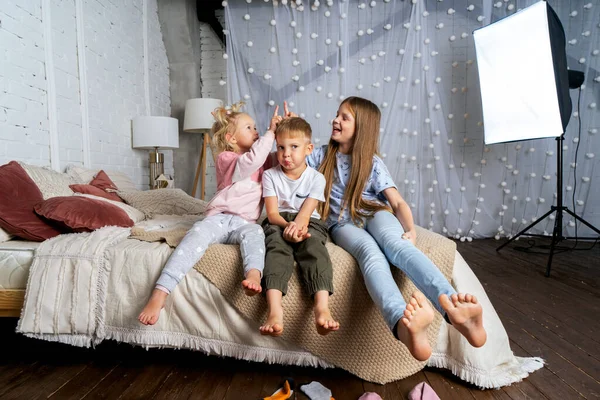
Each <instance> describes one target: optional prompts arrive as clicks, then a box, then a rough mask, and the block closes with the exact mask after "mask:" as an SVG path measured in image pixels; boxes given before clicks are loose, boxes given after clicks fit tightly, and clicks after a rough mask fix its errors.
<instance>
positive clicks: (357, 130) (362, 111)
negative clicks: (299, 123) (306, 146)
mask: <svg viewBox="0 0 600 400" xmlns="http://www.w3.org/2000/svg"><path fill="white" fill-rule="evenodd" d="M342 104H346V105H347V106H348V108H349V109H350V112H351V113H352V116H353V117H354V121H355V126H354V137H353V138H352V147H351V149H350V154H351V156H352V168H351V171H350V180H349V182H348V185H347V186H346V190H345V192H344V197H343V199H342V209H341V210H340V216H341V215H343V213H344V210H345V209H346V208H349V209H350V218H351V219H352V221H353V222H354V223H355V224H357V225H359V226H362V218H365V217H371V216H373V214H375V213H376V212H377V211H381V210H387V211H391V209H390V207H388V206H387V205H385V204H383V203H380V202H375V201H369V200H365V199H363V198H362V192H363V190H364V189H365V186H366V184H367V181H368V179H369V177H370V176H371V169H372V168H373V156H375V155H376V154H378V152H379V150H378V149H379V122H380V119H381V112H380V111H379V107H377V106H376V105H375V104H373V103H372V102H371V101H369V100H366V99H363V98H361V97H348V98H347V99H345V100H344V101H343V102H342ZM342 104H340V107H341V106H342ZM339 147H340V145H339V143H338V142H336V141H334V140H333V139H330V140H329V145H328V146H327V153H325V158H324V160H323V162H322V163H321V166H320V167H319V172H321V173H322V174H323V175H324V176H325V180H326V182H327V183H326V185H325V202H324V203H320V205H319V213H320V214H321V218H322V219H323V220H326V219H327V217H328V216H329V205H330V199H331V187H332V185H333V174H334V171H335V169H336V159H337V157H336V155H337V153H338V151H339Z"/></svg>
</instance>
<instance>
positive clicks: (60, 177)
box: [18, 161, 75, 200]
mask: <svg viewBox="0 0 600 400" xmlns="http://www.w3.org/2000/svg"><path fill="white" fill-rule="evenodd" d="M18 163H19V165H20V166H21V167H23V169H24V170H25V172H27V175H29V177H30V178H31V180H33V182H34V183H35V184H36V185H37V187H38V189H40V192H42V197H43V198H44V200H47V199H49V198H52V197H58V196H72V195H73V191H72V190H71V188H70V187H69V185H72V184H74V183H75V182H73V180H72V179H71V177H69V175H67V174H63V173H60V172H56V171H54V170H53V169H50V168H49V167H38V166H37V165H30V164H26V163H24V162H21V161H18Z"/></svg>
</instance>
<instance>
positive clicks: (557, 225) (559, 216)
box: [496, 134, 600, 277]
mask: <svg viewBox="0 0 600 400" xmlns="http://www.w3.org/2000/svg"><path fill="white" fill-rule="evenodd" d="M564 136H565V135H564V134H562V135H561V136H559V137H557V138H556V155H557V156H556V206H551V207H550V210H549V211H548V212H547V213H546V214H544V215H542V216H541V217H540V218H538V219H536V220H535V221H534V222H533V223H531V224H530V225H529V226H527V227H526V228H525V229H523V230H522V231H521V232H519V233H517V234H516V235H515V236H513V237H512V238H510V240H508V241H507V242H506V243H504V244H503V245H502V246H500V247H498V248H497V249H496V251H500V250H501V249H502V248H503V247H504V246H506V245H507V244H509V243H510V242H512V241H513V240H515V239H516V238H518V237H519V236H521V235H523V234H525V233H526V232H527V231H528V230H529V229H531V228H532V227H534V226H535V225H537V224H539V223H540V222H542V220H543V219H544V218H546V217H547V216H548V215H550V214H552V213H553V212H554V211H556V218H555V219H554V230H553V231H552V242H551V243H550V257H549V258H548V265H547V266H546V276H547V277H548V276H550V268H551V266H552V257H553V255H554V250H555V249H556V245H557V244H558V243H560V242H561V241H563V240H565V239H577V238H576V237H565V236H563V212H567V213H568V214H570V215H571V216H572V217H573V218H575V219H576V220H578V221H580V222H581V223H582V224H584V225H585V226H587V227H588V228H590V229H592V230H593V231H594V232H596V233H597V234H598V235H600V230H598V229H597V228H596V227H594V226H593V225H592V224H590V223H589V222H587V221H586V220H584V219H583V218H581V217H580V216H578V215H577V214H575V213H574V212H573V211H571V210H569V208H568V207H566V206H564V205H563V191H562V182H563V141H564V140H565V138H564ZM527 236H534V237H544V238H546V237H548V236H545V235H537V234H528V235H527Z"/></svg>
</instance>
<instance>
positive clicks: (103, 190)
mask: <svg viewBox="0 0 600 400" xmlns="http://www.w3.org/2000/svg"><path fill="white" fill-rule="evenodd" d="M69 187H70V188H71V190H72V191H74V192H75V193H83V194H91V195H94V196H100V197H104V198H105V199H108V200H112V201H118V202H121V203H124V201H123V200H121V198H120V197H119V196H118V195H117V194H116V193H112V192H114V191H117V190H119V188H117V185H115V184H114V183H113V181H111V180H110V178H109V177H108V175H106V172H104V171H103V170H100V172H98V173H97V174H96V177H95V178H94V179H92V181H91V182H90V183H89V184H87V185H69Z"/></svg>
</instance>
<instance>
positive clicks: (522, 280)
mask: <svg viewBox="0 0 600 400" xmlns="http://www.w3.org/2000/svg"><path fill="white" fill-rule="evenodd" d="M498 244H499V242H496V241H494V240H479V241H474V242H472V243H458V246H459V251H460V252H461V254H462V255H463V257H464V258H465V259H466V260H467V262H468V263H469V265H470V266H471V268H472V269H473V270H474V271H475V273H476V274H477V276H478V277H479V279H480V280H481V282H482V284H483V285H484V287H485V289H486V291H487V293H488V296H489V297H490V299H491V301H492V303H493V304H494V306H495V308H496V311H497V313H498V314H499V315H500V318H501V320H502V322H503V323H504V326H505V328H506V330H507V332H508V335H509V337H510V341H511V347H512V349H513V351H514V353H515V354H516V355H518V356H540V357H543V358H544V359H545V360H546V361H547V365H546V367H545V368H543V369H542V370H539V371H537V372H535V373H533V374H532V375H530V376H529V378H527V379H526V380H525V381H523V382H520V383H517V384H514V385H512V386H509V387H505V388H502V389H500V390H487V391H482V390H479V389H477V388H475V387H473V386H471V385H467V384H464V383H463V382H461V381H460V380H458V379H457V378H455V377H454V376H452V375H451V374H450V373H449V372H448V371H446V370H436V369H431V368H427V369H425V370H424V371H422V372H419V373H418V374H416V375H414V376H411V377H409V378H407V379H404V380H401V381H397V382H393V383H390V384H387V385H385V386H381V385H375V384H371V383H368V382H364V381H362V380H360V379H358V378H356V377H354V376H352V375H350V374H349V373H346V372H344V371H342V370H321V369H313V368H300V367H284V366H279V365H265V364H260V363H250V362H245V361H236V360H231V359H222V358H217V357H207V356H204V355H202V354H200V353H195V352H191V351H184V350H150V351H146V350H143V349H140V348H133V347H131V346H129V345H123V344H116V343H114V342H107V343H104V344H102V345H100V346H98V347H97V348H96V349H94V350H91V349H78V348H74V347H69V346H65V345H60V344H53V343H48V342H42V341H37V340H32V339H27V338H24V337H22V336H19V335H16V334H15V333H14V332H13V331H14V327H15V325H16V320H15V319H9V318H2V319H0V336H1V339H2V340H1V341H0V351H1V353H0V354H1V355H2V356H1V357H0V398H2V399H4V398H7V399H8V398H15V399H37V398H51V399H63V398H76V399H80V398H86V399H90V398H108V399H116V398H123V399H130V398H137V399H143V398H162V399H183V398H195V399H203V400H204V399H206V400H209V399H259V398H262V397H264V396H267V395H269V394H271V393H273V392H274V391H275V390H276V389H277V388H278V387H279V384H280V383H281V381H282V379H283V378H284V377H292V378H293V379H294V380H295V382H297V383H299V384H305V383H309V382H311V381H313V380H316V381H319V382H321V383H322V384H324V385H325V386H327V387H329V388H330V389H331V390H332V392H333V395H334V397H335V398H336V399H337V400H347V399H352V400H354V399H357V398H358V397H359V396H360V395H361V394H362V393H364V392H365V391H373V392H377V393H379V394H380V395H381V396H382V397H383V398H384V399H386V400H388V399H402V398H406V396H407V394H408V392H409V391H410V389H411V388H412V387H414V386H415V385H416V384H417V383H419V382H422V381H425V382H428V383H429V384H430V385H431V386H432V387H433V388H434V390H435V391H436V392H437V394H438V395H439V396H440V398H441V399H442V400H445V399H461V400H462V399H545V398H548V399H559V400H570V399H579V398H585V399H597V398H599V397H600V382H599V380H600V335H599V332H600V320H599V319H600V301H599V299H600V287H599V283H600V245H597V246H596V247H594V248H593V249H592V250H588V251H570V252H566V253H563V254H559V255H556V256H555V258H554V262H553V265H552V273H551V276H550V277H549V278H546V277H544V271H545V265H546V260H547V256H545V255H537V254H527V253H524V252H522V251H517V250H515V246H527V244H526V243H525V241H523V240H521V241H519V242H516V243H515V244H511V245H509V246H508V247H506V248H504V249H503V250H502V251H501V252H500V253H496V251H495V248H496V246H498ZM566 244H567V245H572V244H573V243H566ZM578 247H581V248H584V247H590V243H579V245H578ZM538 251H544V250H538ZM297 398H298V399H306V398H307V397H305V396H304V395H303V394H302V393H300V392H298V394H297Z"/></svg>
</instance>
